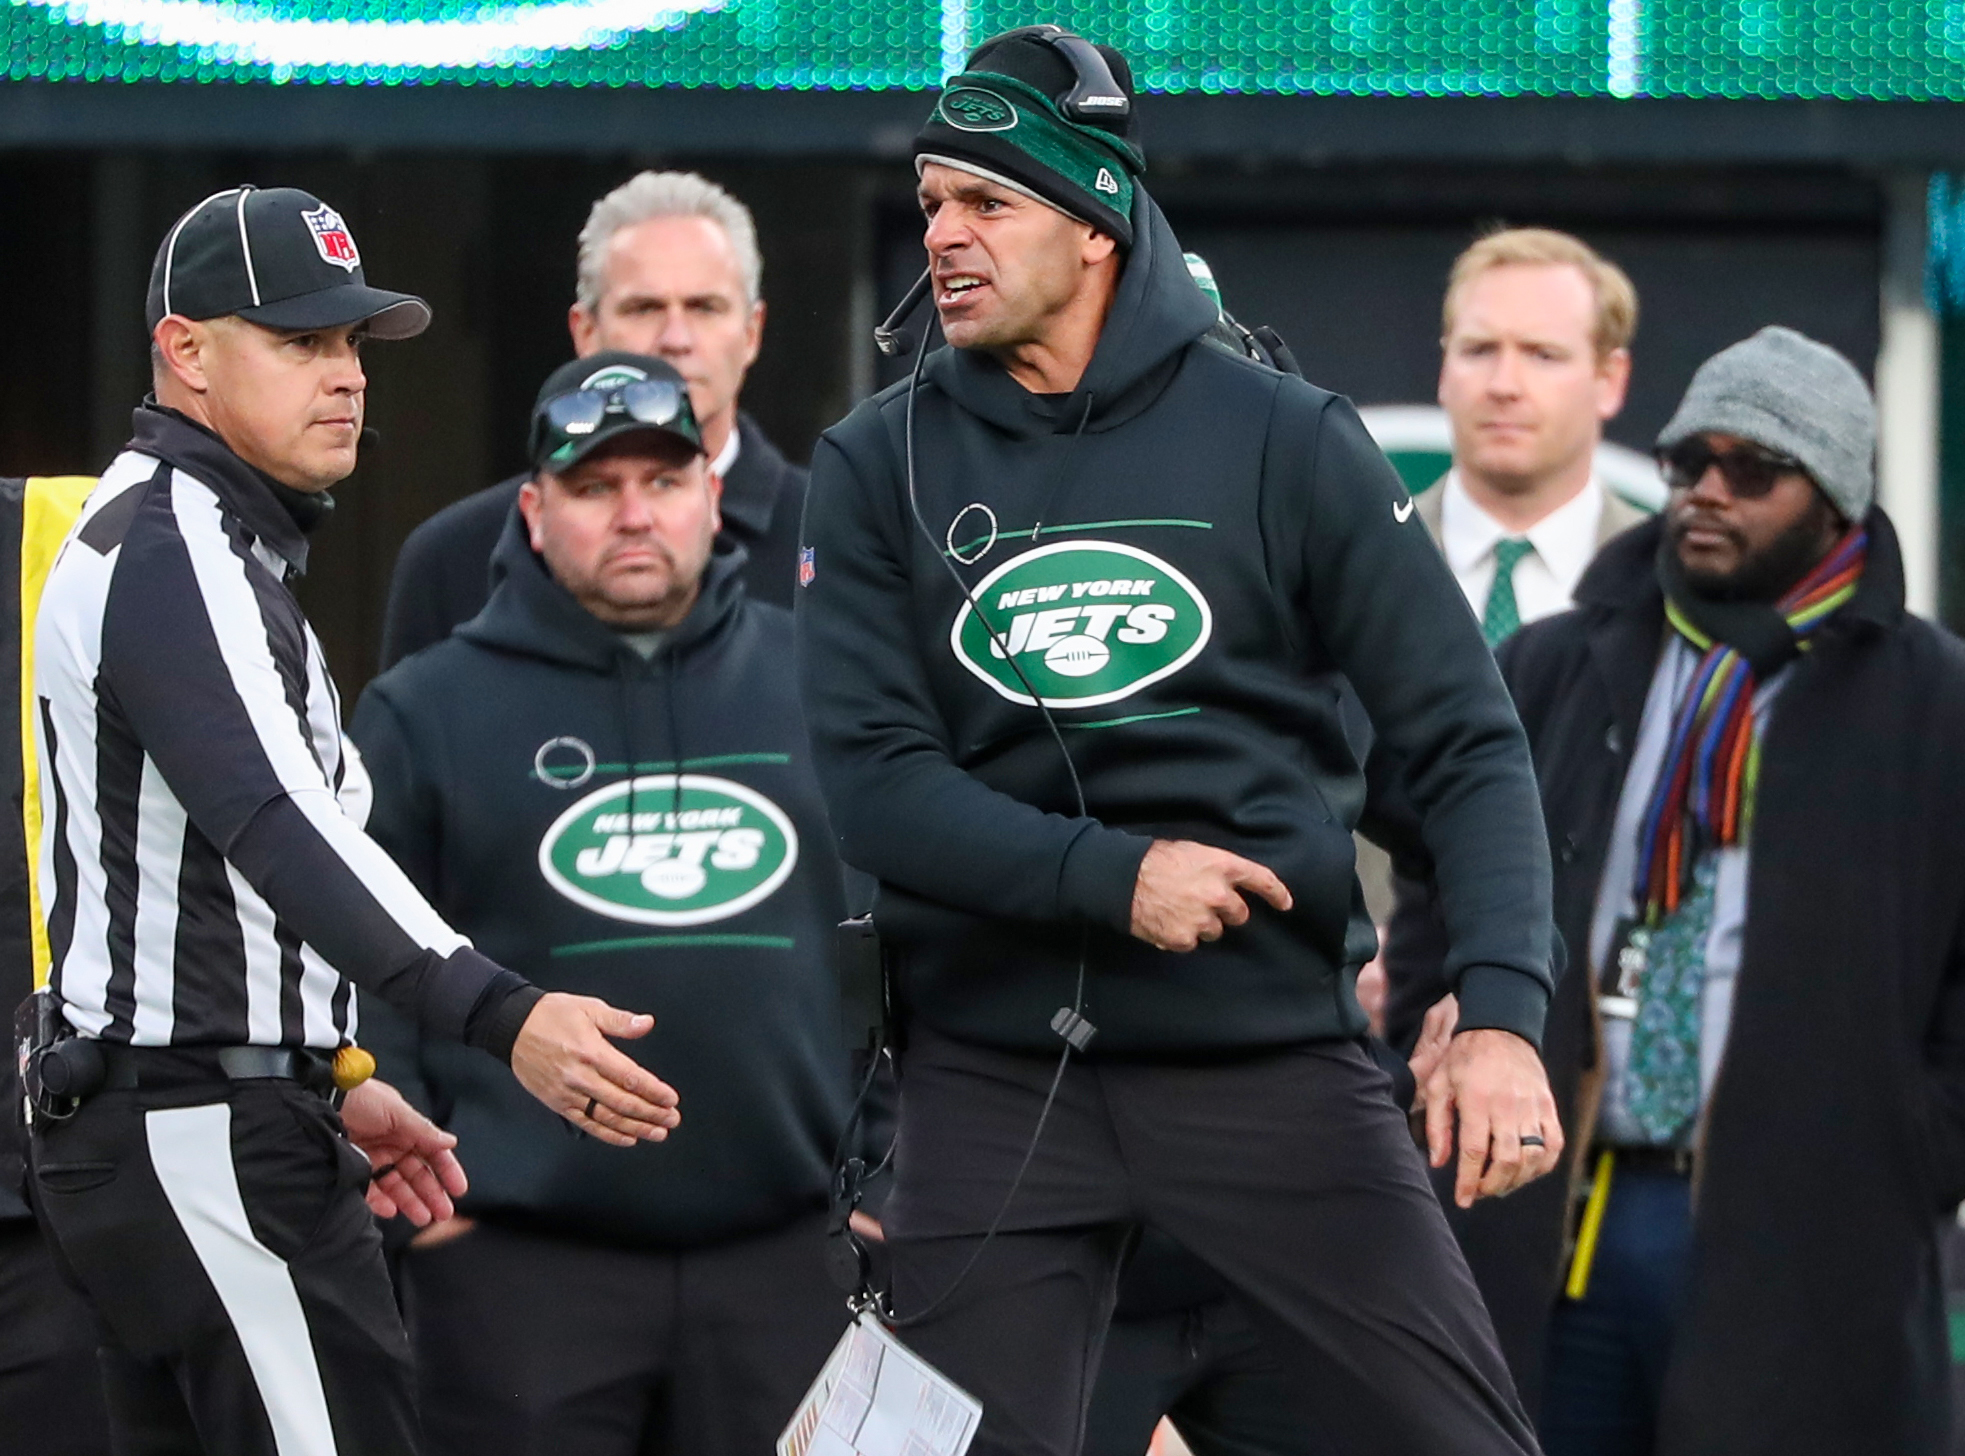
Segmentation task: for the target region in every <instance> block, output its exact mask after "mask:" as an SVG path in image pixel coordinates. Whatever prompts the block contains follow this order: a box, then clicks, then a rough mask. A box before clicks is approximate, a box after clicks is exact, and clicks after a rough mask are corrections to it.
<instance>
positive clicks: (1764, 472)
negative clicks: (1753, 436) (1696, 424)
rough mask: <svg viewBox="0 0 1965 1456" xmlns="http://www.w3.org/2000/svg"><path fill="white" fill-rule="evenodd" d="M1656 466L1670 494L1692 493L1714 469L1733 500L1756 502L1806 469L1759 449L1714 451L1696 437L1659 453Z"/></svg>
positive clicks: (1782, 456) (1755, 446)
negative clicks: (1779, 483) (1661, 473)
mask: <svg viewBox="0 0 1965 1456" xmlns="http://www.w3.org/2000/svg"><path fill="white" fill-rule="evenodd" d="M1658 466H1659V468H1660V469H1661V470H1663V471H1664V473H1665V484H1667V485H1669V486H1670V487H1671V488H1672V489H1673V490H1691V489H1692V488H1693V487H1694V486H1696V485H1697V484H1698V483H1699V482H1700V481H1701V480H1704V479H1705V478H1706V472H1707V471H1708V470H1711V469H1712V468H1713V467H1715V466H1717V467H1718V468H1719V476H1720V479H1721V480H1724V481H1725V482H1726V488H1727V490H1729V491H1731V492H1732V493H1733V496H1734V498H1735V499H1736V500H1759V499H1760V498H1761V497H1762V496H1764V495H1766V494H1767V493H1768V492H1769V491H1770V490H1772V489H1773V488H1774V486H1775V483H1776V482H1777V481H1779V480H1780V478H1781V477H1782V476H1784V475H1795V474H1800V475H1806V474H1807V473H1808V467H1807V466H1805V465H1803V464H1802V463H1801V462H1800V461H1799V460H1796V459H1795V458H1794V457H1793V456H1792V455H1783V454H1781V453H1779V452H1778V451H1774V450H1765V449H1762V448H1761V447H1760V446H1758V445H1742V446H1738V447H1737V448H1735V449H1732V450H1715V449H1713V447H1712V446H1711V445H1708V444H1707V443H1706V442H1705V441H1704V440H1703V439H1701V438H1700V437H1699V436H1697V435H1694V436H1693V437H1692V438H1691V439H1689V440H1681V441H1679V442H1678V444H1676V445H1674V446H1672V448H1671V449H1669V450H1663V451H1660V452H1659V455H1658Z"/></svg>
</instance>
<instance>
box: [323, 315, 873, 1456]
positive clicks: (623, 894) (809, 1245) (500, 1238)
mask: <svg viewBox="0 0 1965 1456" xmlns="http://www.w3.org/2000/svg"><path fill="white" fill-rule="evenodd" d="M533 429H534V433H533V442H534V451H533V458H534V461H535V462H536V469H535V473H534V476H533V478H532V479H531V480H529V481H528V482H527V483H526V485H525V486H524V488H523V490H522V491H521V493H520V496H519V501H518V508H517V510H515V511H514V512H513V514H512V516H511V517H510V519H509V520H508V522H507V525H506V531H505V536H504V539H503V541H502V542H501V544H500V546H499V549H498V554H497V556H496V558H495V561H496V566H497V570H498V572H499V579H498V581H497V584H496V586H495V587H494V589H493V591H492V595H491V600H490V602H489V604H488V605H487V606H486V607H485V609H484V610H483V611H482V612H480V613H479V614H478V615H477V616H476V617H475V618H473V619H472V620H471V621H469V622H467V623H465V624H464V625H463V626H462V627H461V628H460V629H459V630H458V631H457V632H456V633H455V634H453V635H452V636H451V637H450V638H449V639H448V640H446V641H444V642H441V643H439V644H438V645H436V646H435V647H432V648H430V649H429V650H427V651H425V652H422V653H419V654H418V655H417V656H415V657H414V658H412V659H410V660H409V661H406V662H404V663H401V664H399V665H398V666H397V667H396V668H394V669H393V670H391V671H390V672H387V673H385V674H383V675H382V676H381V677H380V678H378V679H376V680H375V682H374V683H372V684H371V685H370V687H369V689H368V691H367V693H366V694H364V695H363V698H362V701H361V705H360V708H359V709H358V711H357V713H356V717H355V726H354V733H355V737H356V739H357V741H358V742H359V743H360V745H361V747H362V750H363V753H364V755H365V757H366V759H367V762H368V764H369V767H370V772H371V774H372V776H373V779H374V782H375V807H374V810H373V813H372V817H371V821H370V823H371V826H372V828H373V831H374V833H375V835H376V838H377V839H378V840H379V842H380V843H381V844H382V845H383V846H384V847H385V848H386V849H388V850H389V851H390V853H391V854H393V855H394V856H396V858H397V859H398V861H399V862H400V863H401V864H402V865H403V867H404V869H405V870H406V871H407V872H408V873H409V876H410V878H411V879H412V880H414V881H415V882H416V883H417V884H419V885H421V886H422V887H424V889H425V890H426V892H427V893H428V894H429V895H430V896H431V897H432V898H433V899H434V900H435V901H437V902H439V903H441V904H442V905H443V907H444V909H445V911H446V912H447V913H448V914H449V915H451V916H452V917H454V918H455V920H456V921H457V922H458V923H459V924H462V925H466V926H469V927H470V933H471V934H472V935H473V936H474V937H476V939H477V941H478V943H479V944H480V945H483V946H485V947H486V948H487V950H488V951H490V952H491V953H495V954H497V955H499V956H501V957H503V958H504V963H505V964H509V965H516V966H523V967H524V968H525V969H526V971H527V972H529V973H530V974H531V975H533V976H535V977H537V978H538V980H539V981H540V982H541V983H542V984H545V985H548V986H556V987H565V988H569V989H571V988H576V987H577V988H581V989H582V990H584V991H586V992H589V993H595V992H598V991H599V990H600V988H602V987H609V988H619V989H620V990H621V991H623V992H625V991H626V990H627V989H628V988H633V992H634V996H635V998H636V1003H637V1004H642V1005H647V1006H649V1007H651V1008H652V1009H653V1010H654V1011H655V1013H656V1027H655V1030H654V1031H653V1032H652V1033H651V1034H650V1036H649V1037H648V1038H647V1039H646V1041H645V1042H644V1043H641V1044H636V1045H635V1046H634V1048H633V1052H632V1055H634V1056H636V1057H645V1058H648V1059H650V1061H651V1063H659V1064H660V1065H661V1066H662V1067H663V1068H664V1069H665V1071H666V1073H667V1075H669V1076H671V1077H674V1078H676V1079H677V1080H678V1081H679V1082H682V1083H685V1084H687V1085H688V1086H689V1088H690V1092H689V1100H690V1104H691V1106H690V1119H689V1124H688V1126H689V1133H688V1136H687V1137H686V1138H684V1137H681V1136H678V1138H677V1140H676V1141H675V1142H673V1143H672V1144H671V1145H670V1146H669V1147H667V1148H666V1149H665V1151H666V1152H668V1153H669V1154H672V1156H668V1157H659V1158H638V1157H635V1156H633V1155H625V1156H624V1155H622V1154H619V1153H612V1151H611V1150H604V1149H602V1148H601V1147H600V1145H599V1144H597V1143H592V1142H589V1141H587V1140H584V1139H572V1138H568V1137H566V1136H565V1135H564V1134H562V1133H561V1132H560V1131H559V1130H558V1129H557V1128H556V1127H555V1126H554V1125H553V1122H552V1119H551V1118H550V1117H547V1116H534V1115H532V1113H531V1111H530V1109H529V1108H527V1107H525V1106H524V1105H522V1101H521V1099H519V1098H516V1097H514V1096H512V1095H511V1094H510V1093H508V1092H507V1091H506V1089H505V1088H504V1087H503V1086H501V1085H499V1081H498V1079H497V1078H495V1077H493V1076H489V1075H486V1074H485V1073H483V1072H482V1071H480V1070H479V1069H478V1068H477V1067H475V1066H474V1065H472V1063H471V1061H470V1059H468V1058H465V1057H457V1056H451V1055H450V1054H449V1052H448V1050H447V1049H446V1048H444V1047H442V1046H440V1045H438V1044H437V1043H435V1042H433V1041H429V1040H425V1041H423V1042H422V1043H421V1044H420V1045H419V1044H417V1043H416V1042H415V1040H414V1039H413V1038H410V1039H408V1040H407V1044H405V1041H404V1039H403V1038H402V1037H400V1036H397V1037H396V1038H393V1039H389V1038H386V1037H385V1034H384V1032H383V1031H382V1029H380V1028H376V1027H371V1029H370V1030H371V1036H370V1040H371V1044H372V1045H376V1047H377V1051H378V1054H379V1055H380V1057H381V1059H382V1060H383V1061H384V1062H385V1063H388V1064H390V1065H391V1067H392V1070H394V1071H395V1073H396V1075H397V1076H398V1077H400V1078H401V1080H402V1082H403V1085H404V1086H405V1088H406V1089H407V1090H408V1092H409V1094H410V1095H411V1096H412V1097H413V1098H421V1099H422V1100H424V1101H425V1103H426V1105H428V1106H431V1107H435V1108H441V1109H442V1112H443V1116H444V1117H445V1119H446V1120H447V1123H448V1125H450V1126H451V1127H453V1128H455V1129H456V1130H457V1132H458V1136H459V1138H460V1139H462V1140H463V1141H466V1142H469V1143H470V1144H471V1147H472V1150H473V1157H472V1165H471V1166H472V1187H471V1192H470V1194H469V1196H468V1197H467V1198H465V1199H464V1200H462V1201H461V1203H460V1205H459V1206H460V1208H461V1209H462V1211H463V1214H464V1215H465V1220H466V1222H467V1223H471V1224H472V1226H470V1227H468V1228H467V1229H466V1231H464V1232H462V1233H461V1234H458V1235H455V1236H452V1237H450V1238H447V1239H445V1240H443V1241H442V1242H435V1241H432V1242H429V1243H425V1244H423V1245H422V1246H420V1247H415V1248H412V1249H411V1250H410V1252H409V1253H408V1254H407V1255H406V1257H405V1261H404V1273H403V1278H404V1281H405V1283H406V1285H407V1288H408V1303H409V1306H410V1308H411V1310H412V1311H413V1316H412V1325H413V1331H412V1333H413V1336H414V1339H415V1344H416V1349H417V1354H418V1360H419V1365H420V1369H421V1378H422V1387H423V1416H424V1425H425V1430H426V1435H427V1440H428V1443H429V1448H430V1450H431V1451H432V1452H435V1453H439V1456H442V1453H457V1456H463V1453H472V1456H475V1453H480V1452H487V1451H543V1450H547V1449H551V1450H553V1451H555V1452H564V1453H568V1456H634V1453H638V1452H648V1451H673V1452H679V1453H680V1452H686V1453H689V1456H726V1453H727V1456H756V1453H758V1452H761V1451H766V1450H768V1449H769V1447H770V1444H771V1441H772V1439H773V1438H774V1437H775V1436H776V1435H777V1433H778V1431H779V1429H780V1428H781V1427H782V1426H783V1424H784V1422H785V1420H786V1419H787V1418H788V1417H789V1416H790V1414H791V1411H792V1408H793V1406H794V1405H795V1404H796V1403H797V1400H798V1397H799V1395H800V1393H801V1392H802V1391H803V1389H804V1385H805V1383H806V1381H808V1380H809V1379H810V1377H811V1374H812V1372H813V1370H815V1369H816V1368H817V1367H818V1364H819V1362H820V1361H821V1360H822V1359H823V1358H824V1356H825V1353H826V1350H827V1348H828V1346H829V1345H830V1344H831V1343H832V1341H833V1340H834V1339H836V1338H837V1336H838V1334H839V1332H840V1330H841V1329H842V1328H843V1327H844V1324H845V1320H846V1311H845V1304H844V1301H843V1300H842V1299H841V1297H840V1295H839V1293H838V1292H837V1291H836V1290H835V1289H834V1288H833V1287H832V1285H831V1283H830V1281H829V1279H828V1276H827V1273H826V1268H825V1240H824V1223H825V1213H824V1209H825V1199H826V1187H827V1177H828V1173H829V1170H830V1161H831V1158H832V1155H833V1152H834V1148H835V1145H836V1144H837V1142H838V1140H839V1136H840V1130H841V1127H842V1126H843V1124H844V1121H845V1116H846V1105H847V1102H848V1070H847V1057H846V1052H845V1049H844V1044H843V1041H842V1039H841V1036H840V1020H839V998H838V992H837V987H836V983H835V981H834V979H833V974H832V964H831V948H832V932H833V926H834V925H835V924H836V923H837V922H838V920H839V919H840V917H841V914H842V910H841V898H842V897H841V888H840V875H839V863H838V860H837V859H836V858H835V856H834V850H833V845H832V835H831V831H830V830H829V829H828V828H827V825H826V817H825V810H824V807H823V805H822V804H821V803H820V800H819V791H818V785H817V782H816V781H815V779H814V777H813V773H812V765H811V761H810V756H809V751H808V749H807V747H806V735H805V727H804V722H803V719H802V717H801V714H800V710H799V705H798V699H797V693H796V690H795V688H794V685H793V684H792V682H791V680H790V677H789V674H788V673H787V672H786V670H785V668H786V664H787V662H788V660H789V658H790V656H791V632H792V624H791V619H790V617H789V615H788V614H787V613H786V612H785V611H784V610H783V609H782V608H779V607H774V606H767V605H764V604H762V603H757V602H753V601H750V600H749V599H748V597H747V596H746V593H745V588H744V570H745V561H744V553H743V552H742V550H741V549H732V548H729V547H727V546H725V547H720V548H719V547H716V546H715V545H714V542H715V536H716V530H717V490H716V486H715V483H714V482H713V481H712V480H711V478H710V476H709V473H708V471H707V469H706V467H705V460H704V457H703V453H702V441H701V436H700V435H699V433H698V431H697V427H696V423H695V419H694V417H693V415H692V413H691V409H690V402H689V394H688V393H687V391H686V389H685V387H684V383H683V381H682V379H681V377H680V376H679V375H678V374H677V373H676V371H675V370H673V369H672V368H670V367H669V366H668V365H666V364H664V363H662V362H661V361H659V360H656V359H652V358H647V357H642V356H638V355H629V354H618V353H604V354H596V355H592V356H590V357H588V358H585V359H581V360H577V361H575V362H574V363H572V364H568V365H566V366H564V367H563V368H561V369H560V370H558V371H556V372H555V373H554V375H553V376H552V377H551V378H550V379H548V380H547V382H546V385H545V387H544V388H543V389H542V390H541V392H540V396H539V401H538V404H537V407H536V408H535V411H534V417H533ZM396 1026H397V1027H398V1028H399V1029H400V1028H401V1026H402V1023H400V1022H398V1023H396ZM385 1043H386V1044H385Z"/></svg>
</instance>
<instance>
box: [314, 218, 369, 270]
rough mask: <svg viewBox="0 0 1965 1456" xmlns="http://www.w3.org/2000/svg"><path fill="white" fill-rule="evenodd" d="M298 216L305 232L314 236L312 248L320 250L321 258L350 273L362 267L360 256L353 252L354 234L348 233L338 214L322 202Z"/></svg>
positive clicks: (346, 226) (345, 224)
mask: <svg viewBox="0 0 1965 1456" xmlns="http://www.w3.org/2000/svg"><path fill="white" fill-rule="evenodd" d="M300 216H301V218H302V219H303V220H304V221H305V222H306V224H307V231H308V232H310V233H312V234H313V235H314V246H315V247H317V248H319V249H320V250H321V257H322V258H324V259H325V260H326V261H328V262H330V263H332V264H334V265H335V267H337V268H346V269H347V270H348V271H349V272H350V273H353V272H354V271H355V270H356V269H357V268H359V267H361V266H362V255H361V254H360V253H358V252H356V251H355V238H354V234H352V233H350V232H349V231H348V224H347V223H345V222H343V221H342V220H341V214H340V213H338V212H336V211H335V210H334V209H333V208H331V207H329V206H328V205H327V204H326V203H325V202H324V203H322V204H321V205H320V206H319V207H317V208H315V209H313V211H311V212H303V213H301V214H300Z"/></svg>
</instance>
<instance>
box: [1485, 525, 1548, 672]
mask: <svg viewBox="0 0 1965 1456" xmlns="http://www.w3.org/2000/svg"><path fill="white" fill-rule="evenodd" d="M1534 549H1535V548H1534V547H1533V546H1531V545H1529V543H1528V542H1526V541H1524V540H1523V539H1522V538H1521V537H1519V536H1510V537H1508V538H1507V539H1505V540H1501V541H1496V542H1495V543H1494V585H1493V586H1491V587H1489V588H1488V589H1487V610H1486V611H1484V612H1482V613H1481V635H1482V636H1483V637H1485V638H1487V645H1488V646H1489V647H1499V646H1500V645H1501V644H1502V643H1503V642H1506V641H1507V640H1508V639H1509V638H1510V637H1512V636H1514V634H1515V633H1516V632H1517V631H1519V630H1520V629H1521V624H1522V614H1521V608H1520V607H1519V606H1517V605H1516V603H1515V568H1516V567H1517V566H1519V565H1521V559H1522V558H1523V557H1524V556H1526V555H1528V553H1529V552H1531V551H1533V550H1534Z"/></svg>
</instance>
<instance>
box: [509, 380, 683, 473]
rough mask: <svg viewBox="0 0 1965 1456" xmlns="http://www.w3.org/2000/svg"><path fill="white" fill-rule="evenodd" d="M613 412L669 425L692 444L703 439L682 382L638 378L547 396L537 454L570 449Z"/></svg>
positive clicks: (538, 420)
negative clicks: (607, 387) (690, 410)
mask: <svg viewBox="0 0 1965 1456" xmlns="http://www.w3.org/2000/svg"><path fill="white" fill-rule="evenodd" d="M610 416H613V417H615V418H617V419H619V420H621V421H623V422H626V421H629V420H632V421H633V422H634V423H636V424H640V425H654V426H656V427H658V428H665V429H669V430H672V431H673V432H674V433H675V434H677V435H680V436H681V437H683V438H684V439H686V440H688V441H689V442H690V443H691V444H694V445H698V446H700V445H701V441H700V440H699V439H698V438H697V433H696V422H695V419H694V418H693V417H692V416H691V415H690V413H689V397H688V395H687V394H685V393H684V391H683V386H682V385H680V384H678V383H677V382H676V381H674V380H672V379H633V380H629V381H627V382H626V383H623V384H618V385H615V386H613V387H612V388H609V389H576V390H574V391H572V392H571V393H570V394H562V395H557V396H555V397H554V398H552V399H549V400H547V401H546V403H545V405H544V406H543V407H542V408H541V409H540V410H539V413H538V414H537V416H536V417H535V426H534V428H535V429H536V430H537V432H538V434H537V438H536V439H535V448H534V450H533V458H534V459H552V458H557V457H559V456H561V455H564V454H567V453H568V452H569V451H570V450H571V449H572V448H573V447H576V446H578V445H579V444H580V442H581V441H583V440H585V439H587V438H589V437H591V436H592V435H593V434H594V433H595V432H596V431H597V430H599V429H600V428H601V427H602V426H603V425H605V424H606V423H607V422H608V419H609V417H610ZM609 433H612V432H611V431H610V432H609Z"/></svg>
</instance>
